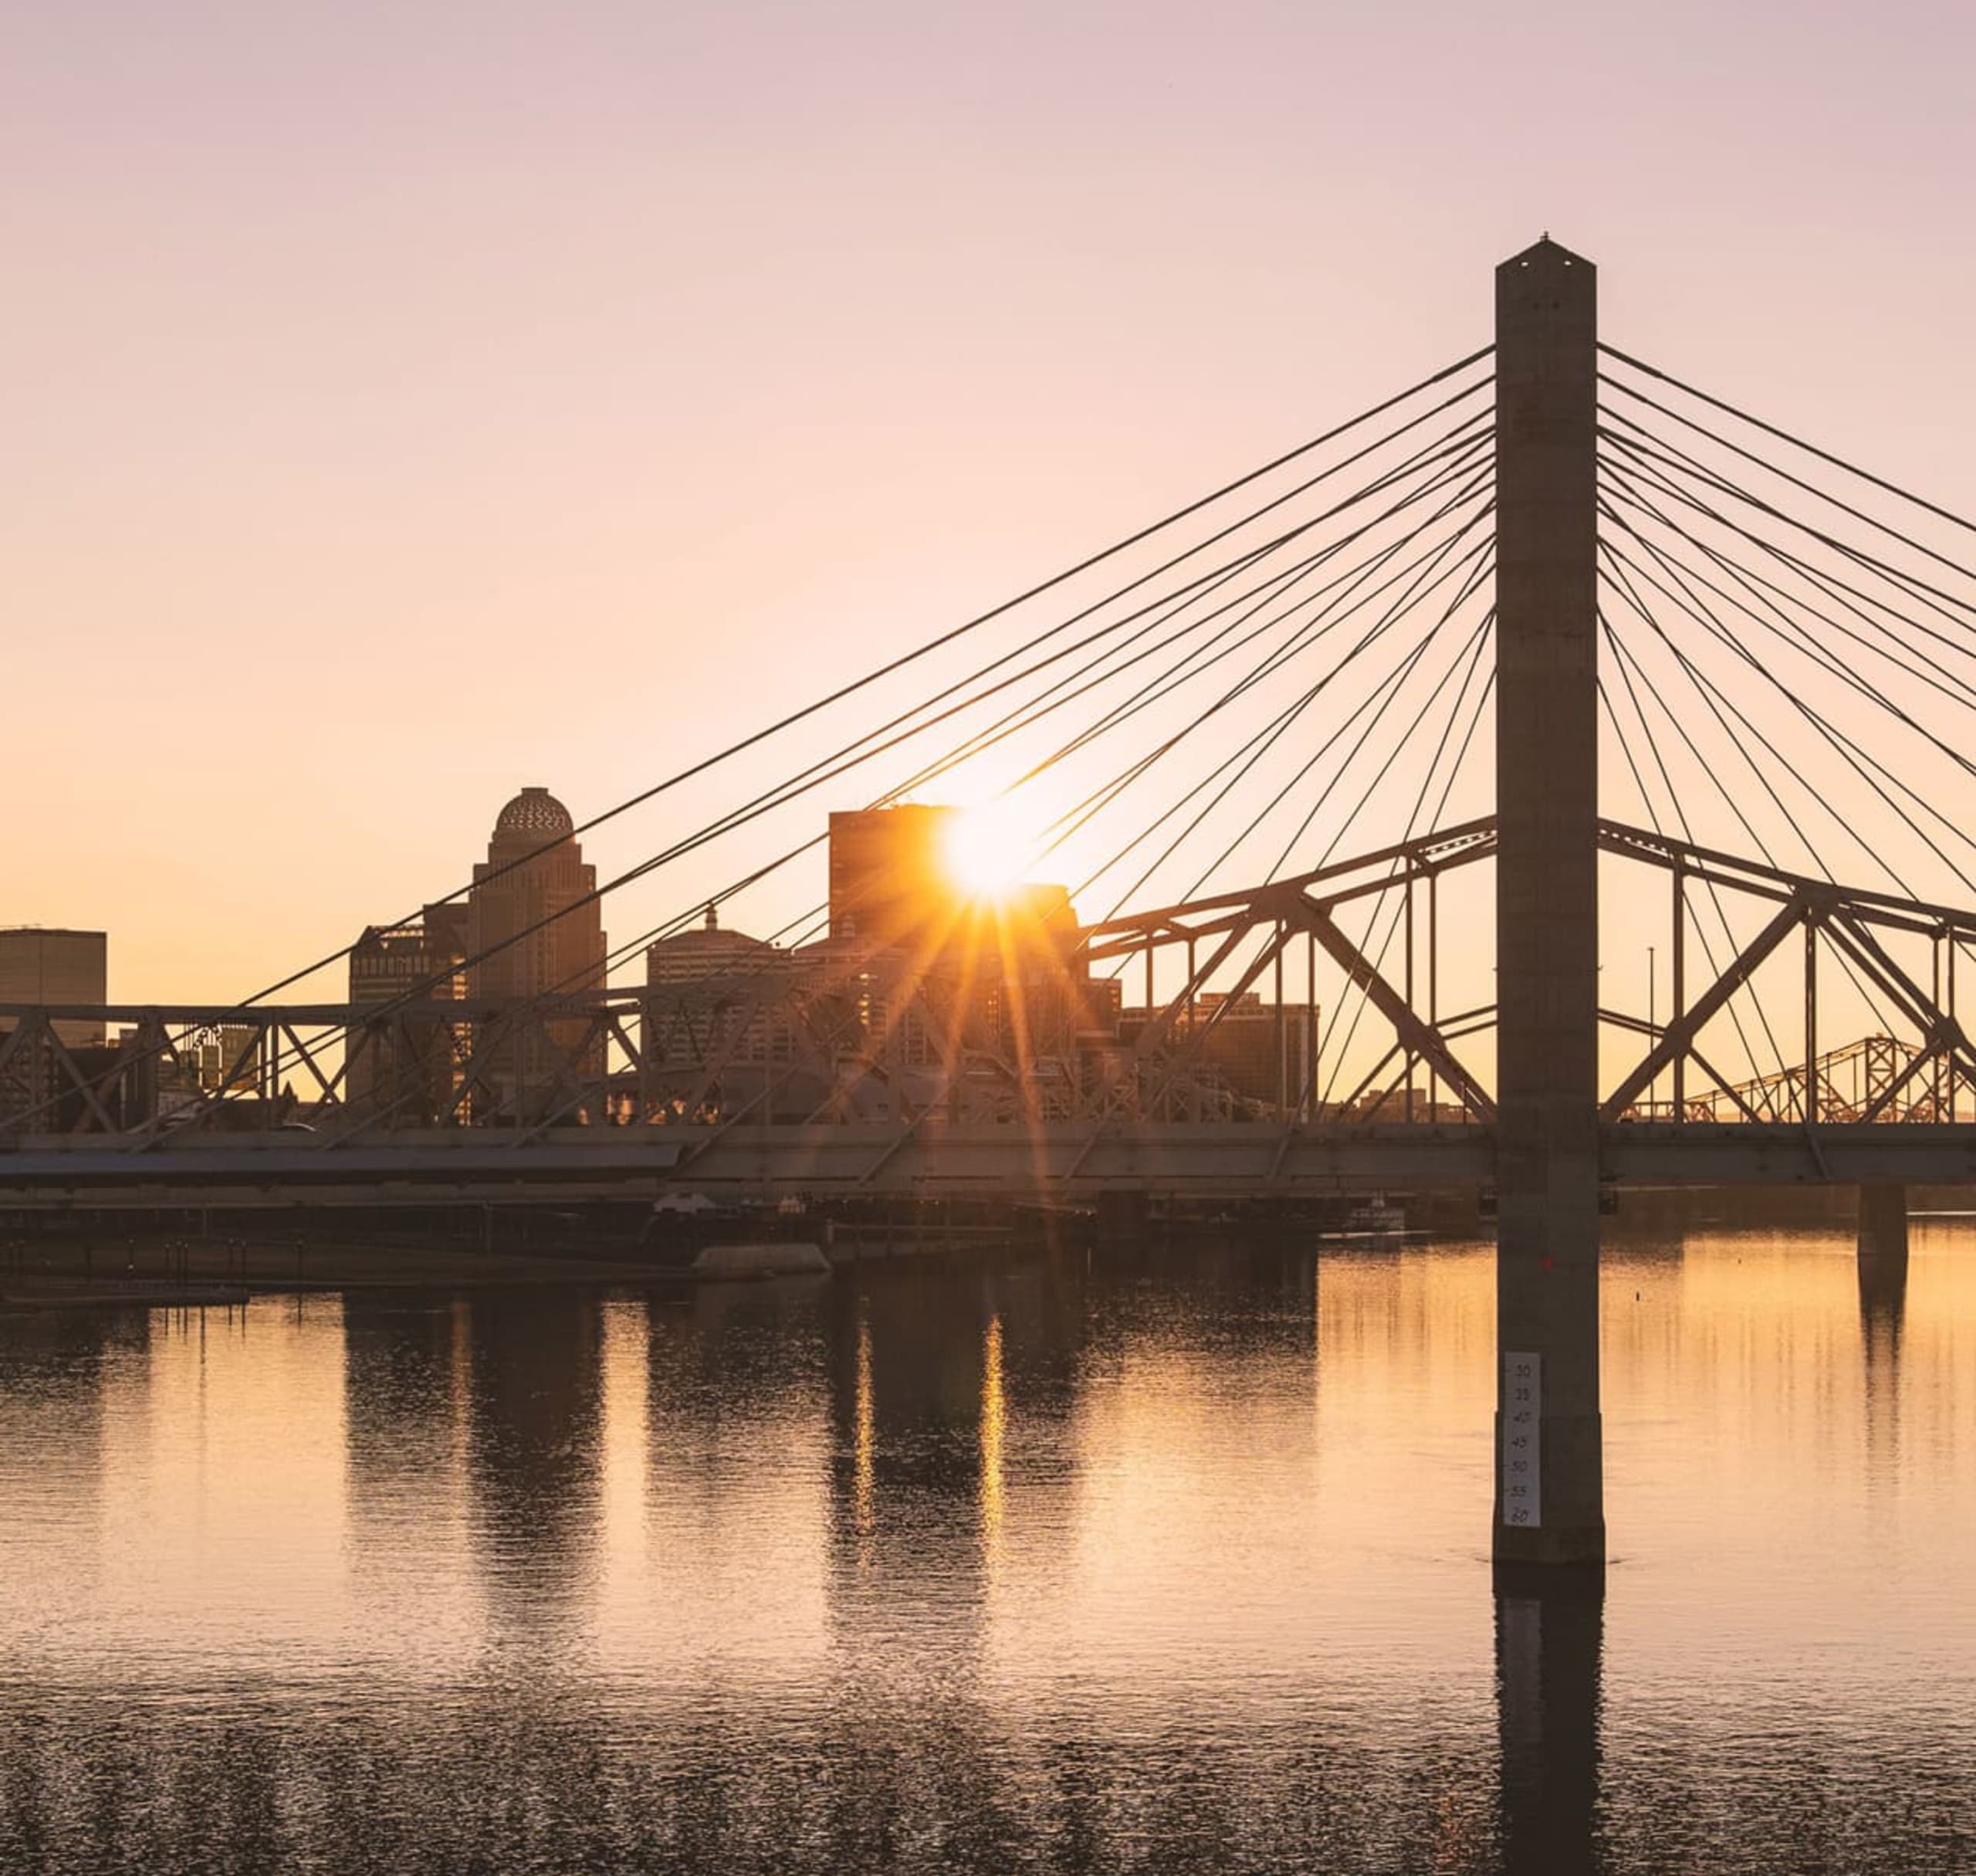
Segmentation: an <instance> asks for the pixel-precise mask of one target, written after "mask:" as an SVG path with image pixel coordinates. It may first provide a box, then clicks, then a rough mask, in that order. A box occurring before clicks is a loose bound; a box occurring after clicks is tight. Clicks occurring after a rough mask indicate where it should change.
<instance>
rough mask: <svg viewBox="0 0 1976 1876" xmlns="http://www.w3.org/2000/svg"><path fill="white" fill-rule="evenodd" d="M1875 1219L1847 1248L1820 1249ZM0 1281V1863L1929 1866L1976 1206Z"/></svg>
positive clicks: (1972, 1491) (1964, 1779) (1967, 1747)
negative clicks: (1530, 1518)
mask: <svg viewBox="0 0 1976 1876" xmlns="http://www.w3.org/2000/svg"><path fill="white" fill-rule="evenodd" d="M1863 1272H1864V1274H1863ZM1492 1311H1493V1251H1492V1250H1491V1248H1490V1246H1488V1245H1487V1244H1484V1243H1479V1242H1477V1243H1465V1242H1431V1243H1430V1242H1422V1241H1409V1243H1408V1244H1406V1246H1405V1247H1404V1248H1396V1249H1390V1250H1368V1249H1355V1248H1345V1247H1338V1246H1326V1247H1325V1248H1323V1251H1322V1253H1321V1255H1313V1254H1312V1251H1311V1249H1310V1248H1308V1247H1304V1248H1283V1247H1260V1246H1250V1247H1244V1246H1238V1245H1225V1244H1224V1245H1201V1246H1185V1245H1182V1246H1169V1247H1166V1248H1157V1249H1155V1248H1148V1249H1146V1250H1145V1251H1143V1252H1142V1253H1139V1252H1133V1251H1105V1252H1103V1253H1091V1254H1087V1253H1085V1252H1084V1251H1075V1252H1061V1253H1057V1254H1054V1255H1042V1254H1038V1255H1034V1256H1030V1257H1027V1258H1013V1259H990V1258H977V1259H972V1260H969V1261H964V1262H963V1261H956V1262H952V1263H949V1264H946V1265H943V1266H935V1265H911V1264H898V1265H885V1266H875V1265H874V1266H864V1267H861V1268H858V1269H857V1270H848V1271H845V1272H841V1273H840V1274H839V1275H837V1276H836V1277H834V1278H827V1279H811V1280H806V1281H791V1282H777V1283H765V1284H760V1285H736V1286H730V1287H726V1288H706V1289H702V1290H701V1291H699V1292H697V1293H695V1294H692V1295H666V1294H664V1293H661V1292H652V1293H649V1294H648V1293H646V1292H640V1291H634V1290H621V1291H612V1290H609V1289H598V1288H581V1287H575V1286H571V1287H566V1288H540V1287H538V1288H527V1289H520V1288H517V1289H512V1290H509V1289H475V1290H462V1291H451V1292H442V1291H418V1290H388V1289H369V1290H357V1289H352V1290H350V1291H347V1292H344V1293H343V1294H340V1295H337V1294H323V1293H318V1294H313V1295H304V1296H301V1297H299V1298H297V1297H294V1296H281V1295H269V1296H266V1297H265V1298H261V1299H256V1300H255V1302H252V1304H251V1305H249V1306H247V1307H245V1308H244V1309H232V1310H228V1309H205V1310H203V1311H201V1310H193V1311H187V1312H178V1311H172V1310H166V1309H144V1308H123V1309H113V1308H100V1309H49V1310H40V1311H24V1312H15V1313H12V1314H8V1315H5V1316H0V1642H4V1651H0V1868H4V1869H5V1870H6V1871H9V1872H14V1871H19V1872H28V1871H61V1872H70V1871H73V1872H78V1873H82V1872H88V1873H89V1876H98V1873H100V1872H110V1871H144V1872H147V1876H156V1873H159V1872H176V1871H242V1872H248V1871H277V1870H278V1871H289V1870H295V1871H335V1872H342V1871H366V1872H368V1871H414V1870H418V1871H423V1870H434V1871H440V1870H444V1871H454V1870H458V1871H469V1870H479V1871H543V1872H548V1871H559V1872H560V1871H577V1870H584V1871H591V1870H594V1871H612V1870H626V1871H631V1870H667V1871H673V1870H677V1871H696V1870H704V1871H720V1872H723V1876H724V1873H726V1872H736V1873H744V1872H752V1871H790V1872H809V1871H816V1872H824V1871H829V1872H833V1873H836V1872H861V1871H878V1870H888V1869H898V1870H905V1871H929V1872H932V1871H1027V1870H1037V1871H1044V1870H1049V1871H1057V1870H1061V1871H1359V1870H1368V1871H1371V1870H1377V1871H1416V1870H1418V1871H1463V1872H1467V1871H1475V1872H1494V1871H1518V1872H1522V1871H1547V1872H1548V1871H1572V1870H1575V1869H1581V1868H1582V1869H1586V1870H1592V1869H1598V1870H1609V1871H1622V1872H1640V1873H1641V1876H1648V1873H1649V1872H1651V1873H1653V1876H1660V1873H1661V1872H1666V1871H1690V1870H1692V1871H1709V1872H1715V1871H1762V1872H1769V1871H1778V1872H1783V1871H1792V1872H1806V1871H1832V1872H1847V1873H1849V1876H1853V1873H1856V1872H1871V1871H1929V1872H1934V1871H1949V1870H1954V1869H1957V1868H1976V1220H1957V1219H1954V1218H1947V1217H1944V1218H1940V1219H1936V1220H1917V1222H1916V1224H1915V1226H1914V1229H1913V1251H1912V1255H1911V1257H1910V1261H1909V1263H1908V1266H1907V1271H1906V1273H1905V1275H1904V1278H1903V1277H1902V1276H1901V1275H1900V1274H1899V1273H1898V1272H1894V1273H1891V1274H1890V1273H1889V1272H1887V1271H1886V1270H1884V1269H1880V1268H1876V1267H1873V1268H1869V1267H1866V1266H1863V1265H1861V1263H1860V1262H1859V1260H1857V1259H1856V1257H1855V1255H1854V1244H1853V1236H1852V1234H1851V1231H1850V1230H1849V1229H1848V1228H1832V1229H1822V1228H1793V1229H1789V1230H1785V1229H1778V1228H1761V1227H1752V1226H1738V1227H1735V1228H1731V1227H1730V1226H1728V1225H1726V1224H1715V1225H1710V1224H1706V1223H1699V1222H1697V1223H1690V1224H1688V1225H1687V1226H1685V1227H1669V1228H1666V1229H1665V1230H1658V1231H1656V1230H1654V1229H1650V1228H1646V1227H1643V1226H1639V1225H1635V1226H1632V1227H1629V1228H1626V1229H1624V1230H1620V1231H1616V1233H1615V1236H1614V1238H1613V1240H1612V1242H1610V1243H1609V1246H1608V1248H1607V1252H1606V1256H1605V1266H1604V1278H1603V1296H1602V1316H1603V1349H1604V1363H1605V1432H1606V1476H1607V1514H1608V1520H1609V1530H1610V1533H1611V1543H1612V1563H1611V1566H1610V1568H1609V1571H1608V1573H1607V1576H1606V1582H1605V1593H1604V1596H1603V1598H1602V1600H1572V1599H1568V1598H1567V1599H1558V1600H1551V1601H1548V1602H1531V1601H1527V1600H1515V1601H1507V1600H1506V1601H1503V1602H1501V1603H1499V1602H1498V1600H1497V1598H1496V1597H1494V1595H1493V1593H1492V1590H1491V1583H1490V1569H1489V1563H1488V1558H1487V1533H1488V1515H1489V1492H1490V1410H1491V1407H1492V1404H1493V1400H1492V1393H1491V1377H1492V1357H1493V1350H1494V1329H1493V1314H1492Z"/></svg>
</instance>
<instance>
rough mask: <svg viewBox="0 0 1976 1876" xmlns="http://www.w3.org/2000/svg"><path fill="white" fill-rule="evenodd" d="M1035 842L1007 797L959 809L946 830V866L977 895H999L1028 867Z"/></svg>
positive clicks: (1014, 882)
mask: <svg viewBox="0 0 1976 1876" xmlns="http://www.w3.org/2000/svg"><path fill="white" fill-rule="evenodd" d="M1031 845H1032V842H1031V840H1030V835H1029V833H1028V831H1027V828H1025V827H1024V825H1023V822H1022V821H1021V819H1020V816H1019V815H1018V814H1017V811H1016V810H1015V808H1014V805H1013V803H1011V802H1010V801H1008V800H1007V798H1006V797H994V798H991V799H990V800H988V801H980V802H977V803H976V804H975V805H974V806H973V807H972V808H961V809H959V811H956V814H955V815H954V818H953V820H952V823H951V824H950V825H949V828H948V830H947V839H946V862H947V870H948V872H950V873H951V874H952V875H953V877H954V879H955V880H956V882H958V883H959V885H960V886H962V887H963V888H964V889H966V891H967V892H969V894H970V895H971V896H973V897H974V898H976V899H997V898H1000V896H1002V895H1003V893H1005V892H1007V891H1008V890H1009V889H1010V887H1011V886H1015V885H1017V884H1018V883H1019V882H1020V881H1021V879H1022V878H1023V876H1024V874H1025V872H1027V870H1028V867H1029V863H1030V848H1031Z"/></svg>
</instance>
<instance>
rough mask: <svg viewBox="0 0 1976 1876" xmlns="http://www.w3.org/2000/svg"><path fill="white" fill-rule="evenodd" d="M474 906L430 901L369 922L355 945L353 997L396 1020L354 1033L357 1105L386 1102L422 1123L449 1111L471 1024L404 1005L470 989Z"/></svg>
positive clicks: (349, 1096) (399, 1115)
mask: <svg viewBox="0 0 1976 1876" xmlns="http://www.w3.org/2000/svg"><path fill="white" fill-rule="evenodd" d="M466 927H467V909H466V907H465V905H464V904H462V903H461V902H459V901H458V900H452V901H450V902H447V903H445V904H441V905H433V906H427V907H426V908H425V911H424V913H422V914H421V916H419V917H418V918H416V919H412V920H411V922H410V923H407V924H404V925H390V926H385V925H367V926H365V927H364V936H362V937H360V939H358V940H357V943H355V944H354V946H351V947H350V1001H351V1002H352V1003H353V1004H371V1005H374V1006H375V1007H378V1008H379V1009H380V1010H381V1011H387V1013H388V1016H389V1018H390V1020H388V1021H385V1022H384V1023H381V1024H377V1025H374V1027H373V1028H372V1029H371V1031H370V1034H369V1035H367V1036H364V1037H361V1038H360V1037H357V1036H353V1037H352V1038H351V1039H350V1045H349V1046H350V1051H351V1054H350V1066H349V1068H348V1070H347V1073H346V1074H345V1075H344V1078H343V1098H344V1099H345V1100H347V1102H349V1103H350V1106H352V1107H353V1108H356V1109H370V1108H372V1107H375V1106H388V1107H389V1108H390V1109H391V1118H392V1119H393V1121H394V1123H396V1124H398V1125H401V1126H418V1125H422V1124H425V1123H428V1122H430V1121H432V1120H435V1119H438V1117H439V1116H441V1115H442V1113H444V1112H445V1109H446V1108H447V1106H448V1103H449V1102H450V1101H451V1100H452V1095H453V1092H454V1089H455V1088H456V1087H457V1086H458V1057H459V1056H460V1055H461V1054H462V1051H463V1045H465V1042H466V1041H467V1040H468V1038H467V1035H466V1031H465V1025H463V1024H457V1023H435V1022H431V1021H425V1020H424V1019H422V1018H415V1017H411V1016H409V1015H407V1014H404V1008H405V1006H408V1005H423V1004H430V1003H448V1002H457V1001H458V1000H459V999H460V998H461V997H464V996H465V994H466V974H465V970H464V968H463V967H464V965H465V958H466Z"/></svg>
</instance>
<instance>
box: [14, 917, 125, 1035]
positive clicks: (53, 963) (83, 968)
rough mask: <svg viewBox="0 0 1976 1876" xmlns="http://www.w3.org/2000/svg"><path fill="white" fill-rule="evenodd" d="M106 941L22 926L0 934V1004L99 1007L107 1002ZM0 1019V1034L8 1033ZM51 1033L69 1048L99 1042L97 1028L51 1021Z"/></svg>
mask: <svg viewBox="0 0 1976 1876" xmlns="http://www.w3.org/2000/svg"><path fill="white" fill-rule="evenodd" d="M109 949H110V940H109V939H108V938H107V936H105V935H104V934H103V933H101V932H73V931H63V930H57V929H56V928H54V927H52V926H39V925H28V926H16V927H15V928H13V929H12V930H6V931H0V1003H42V1004H64V1003H66V1004H100V1003H103V1002H107V1001H108V999H109V990H108V988H107V985H108V982H109V969H108V965H107V958H108V955H109ZM12 1027H13V1023H12V1019H11V1018H0V1030H4V1029H11V1028H12ZM55 1033H56V1035H58V1036H59V1037H60V1038H62V1040H63V1042H64V1043H65V1044H66V1045H69V1047H71V1048H73V1047H74V1046H75V1045H77V1044H81V1045H84V1046H88V1045H93V1044H96V1043H100V1042H101V1041H103V1025H102V1024H100V1023H98V1022H88V1021H78V1020H76V1019H74V1018H58V1019H57V1020H56V1024H55Z"/></svg>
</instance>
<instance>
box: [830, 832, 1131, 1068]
mask: <svg viewBox="0 0 1976 1876" xmlns="http://www.w3.org/2000/svg"><path fill="white" fill-rule="evenodd" d="M958 813H959V810H957V809H955V808H947V807H935V806H921V805H911V806H905V807H898V808H871V809H867V810H864V811H861V812H859V813H855V814H832V815H831V820H830V902H831V939H830V943H829V945H828V946H827V947H824V948H825V949H827V950H830V951H831V952H833V953H835V957H834V958H833V959H832V960H831V964H832V965H833V967H835V968H837V969H840V970H841V969H848V970H851V971H852V972H854V980H853V981H852V983H851V985H850V987H851V990H852V991H853V994H854V998H855V1003H856V1010H857V1015H858V1024H857V1026H856V1027H857V1031H858V1036H859V1038H860V1040H859V1047H860V1049H861V1052H863V1053H865V1054H868V1055H883V1056H885V1057H887V1058H889V1059H890V1060H892V1062H895V1063H898V1064H903V1065H908V1066H914V1067H918V1066H922V1065H930V1064H932V1063H933V1062H936V1061H939V1060H941V1059H943V1058H947V1057H949V1055H955V1054H957V1053H959V1054H971V1055H975V1056H976V1057H977V1058H978V1057H980V1056H982V1055H987V1056H990V1057H993V1058H998V1059H999V1060H1000V1062H1002V1063H1003V1065H1006V1067H1007V1068H1008V1069H1009V1070H1010V1072H1013V1074H1014V1075H1016V1076H1017V1078H1018V1079H1019V1080H1020V1081H1021V1082H1024V1083H1025V1084H1027V1085H1029V1087H1030V1092H1031V1094H1036V1093H1037V1092H1039V1090H1042V1091H1044V1092H1047V1090H1043V1085H1044V1084H1045V1083H1048V1082H1053V1081H1054V1082H1055V1083H1057V1084H1060V1085H1062V1086H1063V1087H1065V1088H1068V1085H1070V1084H1069V1079H1068V1078H1069V1077H1070V1076H1071V1074H1072V1072H1073V1069H1072V1066H1071V1065H1072V1064H1073V1063H1074V1059H1075V1058H1076V1056H1077V1054H1078V1038H1079V1036H1080V1035H1083V1034H1085V1033H1087V1032H1088V1031H1091V1030H1092V1029H1094V1028H1110V1027H1111V1022H1110V1017H1111V1012H1110V1011H1109V1009H1108V1008H1100V1007H1098V1004H1097V1002H1095V1001H1094V999H1093V997H1092V994H1091V986H1090V982H1089V970H1088V963H1087V960H1085V959H1084V955H1083V952H1082V948H1081V932H1080V931H1079V929H1078V921H1077V914H1076V912H1075V911H1074V909H1073V908H1072V906H1071V899H1070V895H1069V894H1068V892H1066V891H1065V890H1064V888H1063V887H1062V886H1044V885H1038V884H1025V885H1020V886H1013V887H1010V888H1007V889H1004V890H1003V891H1001V892H996V893H993V894H990V895H986V896H975V895H971V894H969V892H966V891H965V890H964V889H963V888H962V886H960V884H959V882H958V881H957V880H956V877H955V875H954V872H953V868H952V845H953V840H954V835H955V831H956V828H955V818H956V815H957V814H958Z"/></svg>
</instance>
